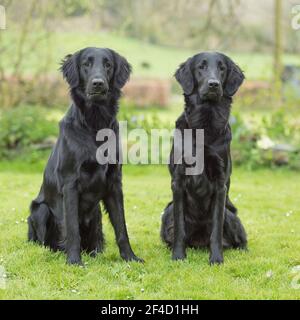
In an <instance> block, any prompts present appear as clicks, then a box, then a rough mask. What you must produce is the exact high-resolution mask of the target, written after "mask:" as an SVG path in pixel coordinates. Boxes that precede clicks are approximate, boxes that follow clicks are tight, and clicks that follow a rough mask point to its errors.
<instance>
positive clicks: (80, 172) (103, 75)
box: [28, 48, 141, 264]
mask: <svg viewBox="0 0 300 320" xmlns="http://www.w3.org/2000/svg"><path fill="white" fill-rule="evenodd" d="M61 71H62V73H63V76H64V78H65V79H66V81H67V82H68V84H69V87H70V93H71V97H72V105H71V107H70V109H69V111H68V112H67V114H66V116H65V117H64V118H63V120H62V121H61V122H60V134H59V137H58V141H57V143H56V145H55V147H54V149H53V151H52V154H51V156H50V158H49V161H48V164H47V166H46V169H45V172H44V181H43V184H42V187H41V190H40V193H39V195H38V197H37V198H36V199H35V200H33V201H32V204H31V207H30V210H31V214H30V216H29V218H28V224H29V231H28V238H29V240H32V241H37V242H38V243H40V244H44V245H45V246H49V247H50V248H51V249H53V250H63V251H65V252H66V254H67V262H68V263H70V264H82V262H81V256H80V252H81V250H85V251H86V252H88V253H90V254H91V255H93V256H94V255H95V254H96V253H97V252H101V251H102V250H103V244H104V240H103V234H102V225H101V211H100V206H99V202H100V200H102V201H103V203H104V206H105V208H106V210H107V212H108V214H109V217H110V220H111V223H112V225H113V227H114V230H115V235H116V241H117V243H118V246H119V250H120V254H121V257H122V258H123V259H125V260H127V261H129V260H136V261H141V259H139V258H138V257H137V256H136V255H135V254H134V253H133V251H132V249H131V246H130V243H129V239H128V235H127V229H126V224H125V217H124V205H123V192H122V168H121V165H120V164H119V163H117V164H104V165H100V164H99V163H98V162H97V161H96V150H97V147H98V146H99V144H100V143H99V142H97V141H96V134H97V131H98V130H100V129H103V128H110V129H112V130H113V131H114V132H115V134H116V136H117V137H118V134H119V127H118V122H117V120H116V114H117V112H118V100H119V98H120V94H121V91H120V90H121V88H122V87H123V86H124V84H125V83H126V81H127V80H128V78H129V75H130V72H131V67H130V65H129V64H128V62H127V61H126V59H125V58H123V57H121V56H120V55H119V54H117V53H116V52H114V51H113V50H110V49H100V48H86V49H83V50H81V51H78V52H76V53H74V54H73V55H69V56H67V57H66V58H65V60H64V61H63V62H62V67H61Z"/></svg>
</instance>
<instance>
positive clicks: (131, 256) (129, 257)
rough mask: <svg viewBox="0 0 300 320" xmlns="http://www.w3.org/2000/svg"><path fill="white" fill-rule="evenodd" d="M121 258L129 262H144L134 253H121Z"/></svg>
mask: <svg viewBox="0 0 300 320" xmlns="http://www.w3.org/2000/svg"><path fill="white" fill-rule="evenodd" d="M122 258H123V259H124V260H125V261H127V262H131V261H135V262H140V263H144V262H145V261H144V260H143V259H141V258H139V257H137V256H136V255H135V254H134V253H132V254H127V255H122Z"/></svg>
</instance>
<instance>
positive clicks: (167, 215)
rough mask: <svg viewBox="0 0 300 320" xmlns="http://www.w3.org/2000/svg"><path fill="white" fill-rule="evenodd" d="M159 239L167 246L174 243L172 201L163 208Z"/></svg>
mask: <svg viewBox="0 0 300 320" xmlns="http://www.w3.org/2000/svg"><path fill="white" fill-rule="evenodd" d="M161 221H162V224H161V230H160V236H161V239H162V240H163V241H164V242H165V243H166V244H167V245H168V246H169V247H172V246H173V243H174V213H173V202H170V203H169V204H168V205H167V207H166V208H165V210H164V212H163V214H162V217H161Z"/></svg>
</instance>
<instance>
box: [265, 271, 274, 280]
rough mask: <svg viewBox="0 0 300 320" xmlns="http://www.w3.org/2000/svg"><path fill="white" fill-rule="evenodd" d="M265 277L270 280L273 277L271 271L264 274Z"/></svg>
mask: <svg viewBox="0 0 300 320" xmlns="http://www.w3.org/2000/svg"><path fill="white" fill-rule="evenodd" d="M266 277H267V278H272V277H273V271H272V270H269V271H268V272H267V273H266Z"/></svg>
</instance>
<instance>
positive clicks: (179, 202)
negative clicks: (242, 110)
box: [161, 52, 247, 264]
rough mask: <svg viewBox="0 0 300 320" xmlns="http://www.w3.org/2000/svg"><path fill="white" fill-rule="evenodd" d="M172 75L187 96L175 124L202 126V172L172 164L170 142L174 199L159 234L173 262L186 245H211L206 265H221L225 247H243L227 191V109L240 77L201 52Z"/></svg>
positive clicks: (219, 58) (218, 57)
mask: <svg viewBox="0 0 300 320" xmlns="http://www.w3.org/2000/svg"><path fill="white" fill-rule="evenodd" d="M175 77H176V79H177V81H178V82H179V83H180V85H181V86H182V88H183V91H184V99H185V110H184V112H183V114H182V115H181V116H180V117H179V119H178V120H177V122H176V128H178V129H180V130H181V131H183V130H184V129H204V137H205V138H204V171H203V173H202V174H200V175H194V176H192V175H190V176H188V175H185V168H186V166H185V164H174V160H173V158H174V146H173V149H172V151H171V158H170V165H169V170H170V174H171V177H172V191H173V201H172V202H171V203H169V204H168V206H167V207H166V209H165V210H164V213H163V216H162V227H161V237H162V239H163V241H165V242H166V243H167V244H168V245H169V246H170V247H171V248H172V258H173V259H174V260H178V259H185V258H186V247H196V248H197V247H209V248H210V263H211V264H215V263H222V262H223V247H225V248H246V246H247V237H246V232H245V230H244V227H243V225H242V223H241V221H240V219H239V218H238V216H237V209H236V208H235V206H234V205H233V204H232V203H231V201H230V199H229V195H228V194H229V188H230V175H231V167H232V164H231V156H230V142H231V128H230V125H229V116H230V108H231V103H232V96H233V95H234V94H235V93H236V91H237V90H238V88H239V86H240V85H241V84H242V82H243V80H244V75H243V73H242V71H241V70H240V69H239V67H238V66H237V65H235V64H234V63H233V61H232V60H231V59H229V58H228V57H227V56H225V55H223V54H220V53H208V52H204V53H200V54H198V55H195V56H194V57H192V58H190V59H188V60H187V61H186V62H185V63H183V64H182V65H181V66H180V67H179V69H178V70H177V72H176V74H175ZM183 163H184V162H183Z"/></svg>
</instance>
